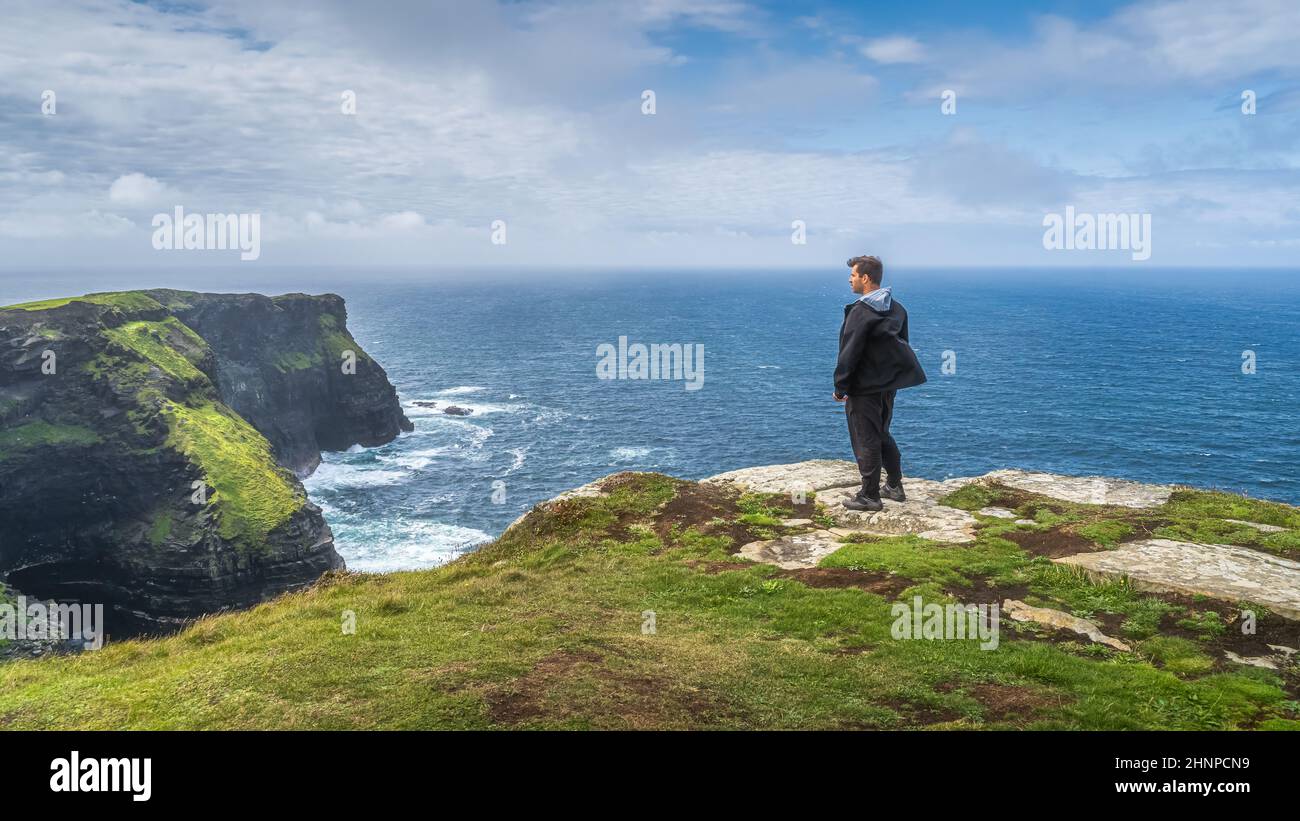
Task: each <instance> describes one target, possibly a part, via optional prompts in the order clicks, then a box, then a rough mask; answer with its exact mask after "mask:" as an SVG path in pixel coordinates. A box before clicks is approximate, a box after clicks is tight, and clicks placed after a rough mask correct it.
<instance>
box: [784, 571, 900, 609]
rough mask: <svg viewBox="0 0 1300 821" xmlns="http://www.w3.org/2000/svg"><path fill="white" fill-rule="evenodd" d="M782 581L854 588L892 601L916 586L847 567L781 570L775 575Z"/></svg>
mask: <svg viewBox="0 0 1300 821" xmlns="http://www.w3.org/2000/svg"><path fill="white" fill-rule="evenodd" d="M776 575H777V576H778V577H780V578H782V579H794V580H795V581H797V582H801V583H803V584H806V585H808V586H809V587H823V588H824V587H854V588H857V589H858V590H866V591H867V592H869V593H875V594H877V595H879V596H883V597H884V598H885V599H887V600H890V601H893V600H894V599H895V598H897V597H898V594H899V593H901V592H903V591H904V590H906V589H907V588H909V587H911V586H912V585H914V584H916V582H914V581H912V580H911V579H906V578H903V577H902V576H895V575H893V574H890V573H885V572H882V571H875V572H865V571H862V570H853V569H851V568H848V567H808V568H800V569H798V570H782V571H780V572H779V573H777V574H776Z"/></svg>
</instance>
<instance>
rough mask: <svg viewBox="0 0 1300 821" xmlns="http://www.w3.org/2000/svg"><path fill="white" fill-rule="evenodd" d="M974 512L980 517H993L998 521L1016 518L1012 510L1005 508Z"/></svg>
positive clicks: (989, 508)
mask: <svg viewBox="0 0 1300 821" xmlns="http://www.w3.org/2000/svg"><path fill="white" fill-rule="evenodd" d="M975 512H976V513H978V514H979V515H981V516H993V517H996V518H998V519H1014V518H1016V516H1017V513H1016V512H1015V511H1014V510H1007V509H1006V508H1005V507H982V508H980V509H979V510H977V511H975Z"/></svg>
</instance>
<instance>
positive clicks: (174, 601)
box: [0, 290, 410, 636]
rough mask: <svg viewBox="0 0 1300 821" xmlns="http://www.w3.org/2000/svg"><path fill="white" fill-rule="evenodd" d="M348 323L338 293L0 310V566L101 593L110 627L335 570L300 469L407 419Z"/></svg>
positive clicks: (265, 593)
mask: <svg viewBox="0 0 1300 821" xmlns="http://www.w3.org/2000/svg"><path fill="white" fill-rule="evenodd" d="M345 322H346V314H345V312H344V307H343V300H342V299H341V298H339V297H337V296H334V295H324V296H307V295H303V294H290V295H286V296H281V297H274V298H269V297H265V296H260V295H257V294H239V295H234V294H232V295H223V294H198V293H190V292H181V291H169V290H154V291H132V292H123V293H111V294H93V295H89V296H86V297H78V298H72V299H59V300H49V301H46V302H40V303H29V304H26V305H21V306H12V307H10V308H4V309H0V579H2V580H4V581H5V582H6V583H7V584H9V585H11V586H12V587H14V588H17V589H19V590H21V591H23V592H24V593H27V594H29V595H32V596H39V597H44V598H54V599H59V600H65V601H66V600H71V601H84V602H95V603H103V604H104V605H105V606H106V609H107V610H108V613H109V630H110V632H111V633H113V634H114V635H117V636H122V635H127V634H131V633H138V632H153V631H159V630H165V629H168V628H170V627H172V626H174V625H177V624H179V623H182V622H184V621H186V620H189V619H192V618H194V617H196V616H199V615H201V614H204V613H210V612H214V611H217V610H222V609H226V608H236V607H243V606H248V605H251V604H254V603H257V602H260V601H262V600H264V599H266V598H268V597H270V596H273V595H276V594H278V593H281V592H284V591H286V590H292V589H295V588H298V587H301V586H304V585H306V584H310V583H311V582H313V581H314V580H316V579H317V578H319V577H320V575H321V574H322V573H324V572H325V571H327V570H330V569H334V568H340V567H342V564H343V562H342V559H341V558H340V557H339V555H338V553H337V552H336V551H335V550H334V541H333V535H332V534H331V532H330V529H329V526H328V525H327V524H326V523H325V521H324V520H323V519H322V517H321V514H320V510H319V509H318V508H317V507H315V506H314V505H312V504H311V503H310V502H309V501H308V500H307V496H306V493H305V492H304V490H303V487H302V485H301V484H300V483H299V481H298V479H297V477H296V476H295V475H294V474H295V472H296V473H299V474H304V473H309V472H310V471H311V470H312V469H313V468H314V467H315V466H316V464H318V462H319V460H320V450H321V449H327V450H328V449H342V448H346V447H348V446H350V445H352V444H358V443H359V444H363V445H376V444H380V443H383V442H386V441H389V440H391V439H392V438H394V437H395V436H396V435H397V434H398V433H399V431H401V430H404V429H405V430H409V429H410V422H409V421H408V420H407V419H406V417H405V416H404V415H403V414H402V412H401V408H400V405H399V404H398V402H397V397H396V392H395V390H394V389H393V387H392V385H391V384H389V382H388V378H387V375H386V374H385V373H384V371H383V369H382V368H381V367H379V365H378V364H377V363H375V362H374V361H373V360H371V359H370V358H369V357H368V356H367V355H366V354H365V353H364V352H363V351H362V350H361V348H360V346H358V345H357V344H356V342H355V340H353V339H352V337H351V336H350V334H349V333H348V331H347V328H346V324H345ZM351 355H355V356H354V359H353V360H352V361H354V362H355V367H354V368H352V367H349V368H347V369H345V368H344V367H343V361H344V357H345V356H349V357H350V356H351Z"/></svg>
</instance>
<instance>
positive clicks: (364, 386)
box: [175, 294, 412, 476]
mask: <svg viewBox="0 0 1300 821" xmlns="http://www.w3.org/2000/svg"><path fill="white" fill-rule="evenodd" d="M175 315H176V317H177V318H178V319H180V320H181V321H182V322H184V323H185V324H186V325H188V326H189V327H190V328H193V329H194V330H195V331H196V332H197V333H198V335H199V336H201V337H203V338H204V339H205V340H206V341H207V342H208V344H209V345H210V346H211V347H212V351H213V353H215V354H216V374H215V376H216V380H215V381H216V385H217V390H218V391H219V392H220V394H221V399H222V401H223V402H225V403H226V404H227V405H228V406H230V408H231V409H232V410H234V411H235V412H236V413H238V414H239V415H240V416H242V417H244V418H245V419H247V420H248V421H249V422H250V423H251V424H252V425H253V427H255V428H257V430H258V431H259V432H260V433H261V434H262V435H263V436H265V437H266V438H267V439H268V440H270V442H271V446H272V447H274V448H275V453H276V457H277V459H278V460H279V462H280V464H282V465H284V466H285V467H287V468H289V469H290V470H292V471H294V472H295V473H297V474H298V475H299V476H305V475H308V474H310V473H311V472H312V471H313V470H315V469H316V466H317V465H318V464H320V453H321V451H322V450H347V449H348V448H349V447H351V446H352V445H358V444H359V445H363V446H366V447H372V446H374V445H382V444H384V443H385V442H390V441H392V440H393V438H394V437H396V436H397V434H398V433H399V432H401V431H409V430H411V429H412V426H411V423H410V421H409V420H407V418H406V416H405V415H404V414H403V413H402V409H401V406H400V405H399V404H398V401H397V391H396V390H394V388H393V386H392V385H391V384H390V383H389V381H388V374H386V373H384V369H383V368H381V367H380V366H379V363H377V362H375V361H374V360H373V359H371V358H370V357H369V356H367V355H366V353H365V351H363V350H361V346H360V345H358V344H357V343H356V341H355V340H353V339H352V337H351V335H349V334H348V332H347V324H346V323H347V309H346V308H345V307H344V304H343V298H342V297H339V296H335V295H334V294H324V295H321V296H307V295H305V294H286V295H284V296H277V297H265V296H262V295H261V294H234V295H225V294H193V295H187V297H186V298H185V300H184V303H183V304H182V305H179V306H178V307H177V308H176V309H175ZM349 352H351V353H352V354H354V355H355V356H353V357H348V356H347V355H348V353H349ZM349 359H351V360H352V361H353V362H354V364H355V368H349V371H350V372H347V373H345V372H344V365H345V364H346V363H347V362H348V360H349Z"/></svg>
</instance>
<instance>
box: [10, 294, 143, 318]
mask: <svg viewBox="0 0 1300 821" xmlns="http://www.w3.org/2000/svg"><path fill="white" fill-rule="evenodd" d="M71 302H89V303H90V304H92V305H107V306H109V307H113V308H118V309H119V310H122V311H125V312H127V313H134V312H136V311H153V310H157V309H159V308H161V307H162V305H161V304H160V303H159V302H158V301H157V300H156V299H154V298H153V297H151V296H149V295H148V294H146V293H144V292H143V291H109V292H106V293H101V294H86V295H85V296H74V297H64V298H61V299H44V300H40V301H38V302H23V303H20V304H18V305H6V306H4V307H3V308H0V311H46V310H50V309H51V308H62V307H63V306H64V305H67V304H69V303H71Z"/></svg>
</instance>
